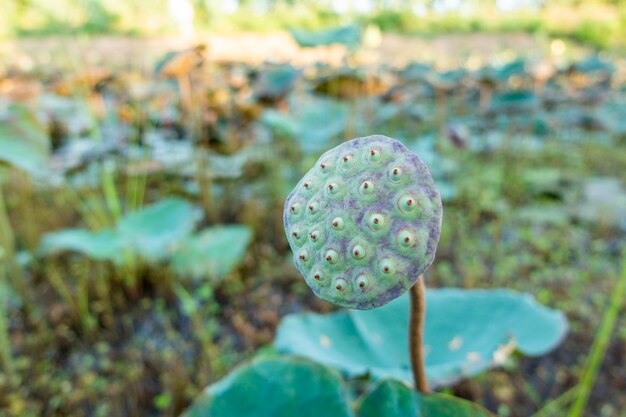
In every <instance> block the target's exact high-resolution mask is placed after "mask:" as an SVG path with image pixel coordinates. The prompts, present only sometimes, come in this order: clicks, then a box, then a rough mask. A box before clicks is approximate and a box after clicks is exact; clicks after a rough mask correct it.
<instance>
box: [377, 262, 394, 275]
mask: <svg viewBox="0 0 626 417" xmlns="http://www.w3.org/2000/svg"><path fill="white" fill-rule="evenodd" d="M380 272H382V273H383V274H393V273H394V272H395V265H394V264H393V261H392V260H391V259H389V258H384V259H383V260H382V261H380Z"/></svg>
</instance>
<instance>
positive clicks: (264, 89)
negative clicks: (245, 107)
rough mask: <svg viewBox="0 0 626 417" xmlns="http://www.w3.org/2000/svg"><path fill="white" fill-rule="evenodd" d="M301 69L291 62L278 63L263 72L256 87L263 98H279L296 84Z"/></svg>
mask: <svg viewBox="0 0 626 417" xmlns="http://www.w3.org/2000/svg"><path fill="white" fill-rule="evenodd" d="M299 75H300V71H298V70H297V69H295V68H294V67H292V66H291V65H289V64H286V65H278V66H276V67H273V68H269V69H267V70H266V71H264V72H262V73H261V75H260V77H259V81H258V84H257V87H256V96H257V98H259V99H261V100H277V99H279V98H281V97H283V96H285V95H286V94H287V93H288V92H289V91H290V90H291V89H292V88H293V85H294V84H295V82H296V80H297V79H298V76H299Z"/></svg>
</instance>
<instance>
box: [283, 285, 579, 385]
mask: <svg viewBox="0 0 626 417" xmlns="http://www.w3.org/2000/svg"><path fill="white" fill-rule="evenodd" d="M408 311H409V298H408V296H407V295H405V296H402V297H400V298H398V299H397V300H394V301H392V302H390V303H389V304H387V305H385V306H383V307H381V308H378V309H375V310H369V311H359V310H344V311H339V312H336V313H333V314H328V315H319V314H298V315H292V316H288V317H286V318H285V319H284V320H283V322H282V323H281V324H280V326H279V328H278V334H277V337H276V342H275V345H276V347H277V349H278V350H279V351H281V352H285V353H293V354H296V355H302V356H305V357H308V358H311V359H313V360H316V361H318V362H320V363H323V364H327V365H331V366H335V367H336V368H338V369H340V370H341V371H343V372H344V373H346V374H347V375H349V376H361V375H365V374H368V373H369V374H370V375H371V376H372V377H374V378H383V377H391V378H396V379H400V380H403V381H407V382H411V381H412V375H411V371H410V363H409V357H408V348H407V347H408V338H407V328H408ZM424 331H425V335H424V338H425V342H424V345H425V352H426V373H427V376H428V379H429V382H430V384H431V385H432V386H435V387H437V386H443V385H450V384H452V383H454V382H455V381H458V380H459V379H461V378H463V377H468V376H472V375H475V374H477V373H479V372H482V371H484V370H486V369H488V368H490V367H492V366H494V365H498V364H501V363H502V362H503V361H504V359H506V357H507V356H508V355H509V354H510V353H511V352H512V351H513V350H514V348H517V349H519V350H520V351H521V352H523V353H525V354H527V355H532V356H534V355H541V354H543V353H545V352H547V351H549V350H551V349H553V348H554V347H555V346H556V345H558V344H559V343H560V342H561V340H562V339H563V337H564V336H565V333H566V331H567V321H566V319H565V317H564V315H563V314H562V313H561V312H558V311H554V310H550V309H548V308H546V307H543V306H541V305H539V304H538V303H537V302H536V301H535V300H534V299H533V298H532V297H531V296H530V295H528V294H521V293H515V292H512V291H508V290H470V291H468V290H460V289H440V290H429V291H428V292H427V314H426V323H425V330H424Z"/></svg>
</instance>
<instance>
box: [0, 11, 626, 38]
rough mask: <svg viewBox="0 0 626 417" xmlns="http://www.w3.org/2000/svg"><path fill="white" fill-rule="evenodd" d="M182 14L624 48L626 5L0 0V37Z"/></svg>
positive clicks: (209, 25)
mask: <svg viewBox="0 0 626 417" xmlns="http://www.w3.org/2000/svg"><path fill="white" fill-rule="evenodd" d="M186 9H193V11H194V13H193V20H194V24H195V26H196V28H197V30H199V31H204V32H211V31H212V32H224V31H227V32H236V31H242V30H244V31H276V30H281V29H282V30H284V29H290V28H294V27H295V28H307V29H319V28H322V27H327V26H332V25H339V24H344V23H346V22H354V21H356V22H359V23H361V24H363V25H367V24H374V25H376V26H377V27H379V28H380V29H381V30H383V31H386V32H387V31H388V32H396V33H403V34H410V35H415V34H419V35H437V34H441V33H450V32H461V33H467V32H483V33H484V32H491V33H502V32H528V33H540V34H544V35H549V36H560V37H565V38H570V39H573V40H577V41H580V42H585V43H588V44H589V45H592V46H594V47H597V48H612V47H624V46H625V45H626V3H624V2H623V1H620V0H591V1H582V0H522V1H514V0H470V1H460V0H340V1H330V0H324V1H311V0H303V1H293V0H262V1H250V0H224V1H222V0H219V1H218V0H169V1H168V0H154V1H150V0H134V1H122V0H106V1H100V0H49V1H46V0H4V1H3V13H2V15H0V36H5V37H7V36H23V35H42V34H54V35H58V34H76V33H87V34H96V33H98V34H102V33H117V34H131V35H138V36H146V35H157V34H159V35H162V34H167V33H172V32H174V31H175V30H176V20H177V19H181V18H182V19H185V15H186V14H188V12H187V11H185V10H186ZM172 10H176V11H175V12H173V13H172ZM181 11H182V12H181Z"/></svg>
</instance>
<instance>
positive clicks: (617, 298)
mask: <svg viewBox="0 0 626 417" xmlns="http://www.w3.org/2000/svg"><path fill="white" fill-rule="evenodd" d="M622 262H623V264H622V273H621V276H620V277H619V281H618V282H617V285H616V286H615V289H614V290H613V294H612V296H611V302H610V304H609V306H608V307H607V309H606V310H605V312H604V317H603V318H602V324H601V325H600V329H599V330H598V333H597V334H596V338H595V340H594V341H593V345H592V346H591V352H590V353H589V357H588V358H587V364H586V365H585V369H584V371H583V376H582V379H581V381H580V384H579V386H580V389H579V390H578V395H577V397H576V401H575V402H574V404H573V405H572V408H570V410H569V414H568V416H569V417H581V416H582V415H583V413H584V412H585V408H586V407H587V402H588V400H589V395H590V394H591V390H592V389H593V386H594V384H595V382H596V378H597V376H598V372H599V370H600V366H601V365H602V361H603V360H604V355H605V354H606V350H607V348H608V347H609V342H610V340H611V334H612V333H613V330H614V329H615V324H616V323H617V319H618V317H619V312H620V310H621V308H622V307H623V306H624V299H625V296H626V252H625V254H624V257H623V260H622Z"/></svg>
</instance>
